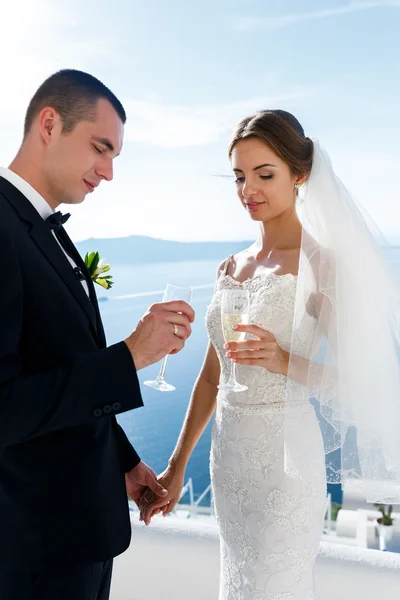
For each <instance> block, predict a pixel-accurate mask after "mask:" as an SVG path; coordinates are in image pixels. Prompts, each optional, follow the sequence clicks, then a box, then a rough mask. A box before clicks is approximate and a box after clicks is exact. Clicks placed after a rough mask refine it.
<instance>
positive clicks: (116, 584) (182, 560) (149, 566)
mask: <svg viewBox="0 0 400 600" xmlns="http://www.w3.org/2000/svg"><path fill="white" fill-rule="evenodd" d="M136 519H137V516H136V515H134V520H133V523H132V525H133V536H132V543H131V546H130V548H129V550H127V552H125V553H124V554H123V555H121V556H120V557H118V558H117V559H116V561H115V567H114V578H113V587H112V594H111V600H189V599H190V600H217V598H218V575H219V544H218V532H217V530H216V528H215V526H214V525H211V524H210V525H207V524H205V523H204V522H202V521H196V520H195V519H187V520H183V519H177V518H173V517H169V518H166V519H163V518H161V517H160V518H159V519H158V520H153V523H152V525H151V526H150V527H147V528H146V527H145V526H144V525H143V524H142V523H138V522H137V520H136ZM315 580H316V591H317V600H397V599H399V598H400V555H398V554H392V553H390V552H379V551H378V550H366V549H361V548H354V547H350V546H342V545H338V544H334V545H331V544H328V543H326V542H323V543H322V545H321V552H320V554H319V556H318V560H317V566H316V570H315Z"/></svg>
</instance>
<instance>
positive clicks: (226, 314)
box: [218, 290, 250, 392]
mask: <svg viewBox="0 0 400 600" xmlns="http://www.w3.org/2000/svg"><path fill="white" fill-rule="evenodd" d="M249 310H250V293H249V290H223V291H222V298H221V321H222V331H223V334H224V338H225V342H241V341H242V340H244V338H245V337H246V334H245V333H243V332H241V331H235V329H232V327H233V326H234V325H237V324H238V323H243V324H246V325H247V323H248V322H249ZM218 388H219V389H220V390H228V391H231V392H244V391H245V390H247V389H248V387H247V385H241V384H240V383H238V382H237V380H236V363H234V362H233V361H232V362H231V375H230V378H229V381H228V382H227V383H220V385H219V386H218Z"/></svg>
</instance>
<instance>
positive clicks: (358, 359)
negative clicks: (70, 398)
mask: <svg viewBox="0 0 400 600" xmlns="http://www.w3.org/2000/svg"><path fill="white" fill-rule="evenodd" d="M229 157H230V161H231V165H232V169H233V172H234V175H235V184H236V188H237V194H238V197H239V200H240V202H241V204H242V206H243V208H244V210H245V211H246V212H247V213H248V215H249V217H250V218H251V219H253V220H254V221H257V222H258V223H259V225H260V236H259V239H258V240H257V241H256V242H255V243H254V244H253V245H252V246H251V247H250V248H248V249H247V250H244V251H242V252H239V253H237V254H235V255H233V256H231V257H229V258H228V259H226V260H225V261H224V262H223V263H222V264H221V265H220V267H219V269H218V273H217V281H216V286H215V293H214V297H213V300H212V302H211V305H210V306H209V308H208V311H207V317H206V321H207V329H208V334H209V339H210V343H209V347H208V350H207V353H206V357H205V361H204V364H203V367H202V369H201V372H200V374H199V377H198V379H197V382H196V384H195V387H194V390H193V395H192V398H191V401H190V404H189V407H188V411H187V415H186V418H185V422H184V424H183V427H182V431H181V434H180V436H179V440H178V442H177V445H176V448H175V450H174V452H173V454H172V456H171V458H170V460H169V464H168V467H167V469H166V470H165V471H164V473H163V474H162V475H161V476H160V478H159V479H160V481H161V483H162V485H163V486H164V487H165V488H167V489H168V492H169V493H168V497H167V498H166V499H165V498H163V499H162V500H158V501H157V499H155V498H154V497H152V496H151V494H150V493H149V494H148V495H147V496H146V500H145V503H144V504H143V506H142V510H141V518H142V519H143V520H144V521H145V522H146V524H148V523H149V522H150V520H151V517H152V516H153V515H154V514H156V513H157V512H160V511H162V512H163V514H164V515H166V514H168V513H169V512H171V511H172V510H173V508H174V506H175V505H176V503H177V502H178V500H179V498H180V494H181V490H182V487H183V483H184V476H185V469H186V465H187V462H188V460H189V458H190V455H191V453H192V451H193V449H194V447H195V445H196V443H197V441H198V439H199V437H200V436H201V434H202V432H203V431H204V429H205V427H206V425H207V423H208V422H209V420H210V419H211V417H212V415H213V413H214V411H215V420H214V424H213V436H212V449H211V462H210V468H211V479H212V486H213V493H214V504H215V512H216V517H217V521H218V525H219V529H220V539H221V579H220V594H219V598H220V600H312V599H314V598H315V592H314V585H313V567H314V563H315V559H316V555H317V551H318V547H319V541H320V538H321V533H322V528H323V519H324V512H325V509H324V506H325V497H326V481H327V479H328V481H332V482H337V483H338V482H340V481H341V482H349V481H350V480H351V481H352V482H353V483H354V482H355V483H357V484H358V485H359V486H362V489H363V490H364V493H365V495H366V497H367V498H368V500H370V501H379V502H382V501H383V502H384V501H391V502H399V501H400V494H399V488H398V480H397V473H398V469H399V450H398V448H397V443H396V440H397V428H398V425H399V423H400V415H399V412H400V409H399V406H398V405H399V403H398V398H399V397H400V393H399V392H400V383H399V382H400V378H399V354H398V349H399V344H398V341H399V340H398V336H399V331H400V322H399V321H400V319H399V314H400V310H399V304H398V299H399V296H398V291H397V284H396V282H395V280H394V278H393V276H392V274H391V272H390V269H389V267H388V265H387V263H386V260H385V258H384V255H383V254H382V253H381V251H380V249H379V247H378V244H377V243H376V241H375V239H374V237H373V235H372V234H371V233H370V230H369V229H368V227H367V225H366V221H365V219H364V217H363V216H362V213H361V211H360V209H359V208H358V207H357V206H356V204H355V202H354V201H353V199H352V198H351V196H350V195H349V193H348V192H347V190H346V189H345V188H344V186H343V185H342V184H341V182H340V180H339V179H337V177H336V176H335V174H334V172H333V170H332V167H331V164H330V162H329V159H328V158H327V156H326V155H325V153H324V151H323V150H322V149H321V148H320V146H319V144H318V142H317V141H314V142H313V141H312V140H311V139H310V138H308V137H306V136H305V134H304V131H303V128H302V126H301V125H300V123H299V122H298V121H297V119H296V118H295V117H294V116H293V115H291V114H289V113H287V112H285V111H282V110H266V111H260V112H257V113H256V114H255V115H253V116H251V117H248V118H245V119H243V120H242V121H241V122H240V123H239V124H238V126H237V128H236V130H235V132H234V135H233V138H232V141H231V143H230V146H229ZM224 290H248V291H249V294H250V310H249V323H250V324H248V325H245V324H240V325H238V326H236V327H237V329H238V331H240V332H245V333H246V336H245V339H244V341H243V340H242V341H228V342H227V343H225V340H224V337H223V332H222V325H221V299H222V296H223V292H224ZM231 361H233V362H234V363H235V365H236V373H237V379H238V381H239V382H240V383H242V384H245V386H247V388H248V389H247V390H246V391H241V392H233V391H226V390H224V389H223V387H224V386H223V385H221V384H223V383H224V382H226V381H227V380H228V378H229V373H230V367H231ZM219 385H220V387H221V389H218V387H219ZM310 400H312V401H311V402H310ZM378 402H379V412H378V409H377V408H376V405H377V403H378ZM381 414H383V415H390V416H391V418H390V419H386V418H384V419H379V418H378V417H379V415H381ZM339 449H340V457H341V458H338V455H339V452H338V450H339Z"/></svg>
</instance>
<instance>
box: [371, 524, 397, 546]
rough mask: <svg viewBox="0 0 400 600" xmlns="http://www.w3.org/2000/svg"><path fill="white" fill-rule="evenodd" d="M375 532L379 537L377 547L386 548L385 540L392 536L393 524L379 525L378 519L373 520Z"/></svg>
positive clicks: (387, 540)
mask: <svg viewBox="0 0 400 600" xmlns="http://www.w3.org/2000/svg"><path fill="white" fill-rule="evenodd" d="M375 527H376V533H377V536H378V537H379V547H380V549H381V550H386V544H387V542H390V540H391V539H392V538H393V529H394V527H393V525H381V524H380V523H378V521H376V522H375Z"/></svg>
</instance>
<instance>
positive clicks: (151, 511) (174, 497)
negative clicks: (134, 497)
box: [139, 466, 185, 525]
mask: <svg viewBox="0 0 400 600" xmlns="http://www.w3.org/2000/svg"><path fill="white" fill-rule="evenodd" d="M184 478H185V471H184V470H179V469H175V468H174V467H172V466H169V467H167V469H166V470H165V471H164V472H163V473H161V475H159V477H158V483H159V484H160V485H161V486H165V487H166V488H167V489H168V493H167V494H165V495H163V496H161V497H160V495H157V494H155V493H154V490H152V489H151V488H150V489H148V490H146V491H145V493H144V494H143V498H142V501H141V505H140V507H139V508H140V521H144V522H145V524H146V525H150V521H151V519H152V517H154V516H155V515H157V514H158V513H159V512H162V513H163V516H164V517H166V516H167V515H168V514H169V513H170V512H172V511H173V510H174V508H175V506H176V504H177V503H178V502H179V500H180V497H181V493H182V488H183V483H184Z"/></svg>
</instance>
